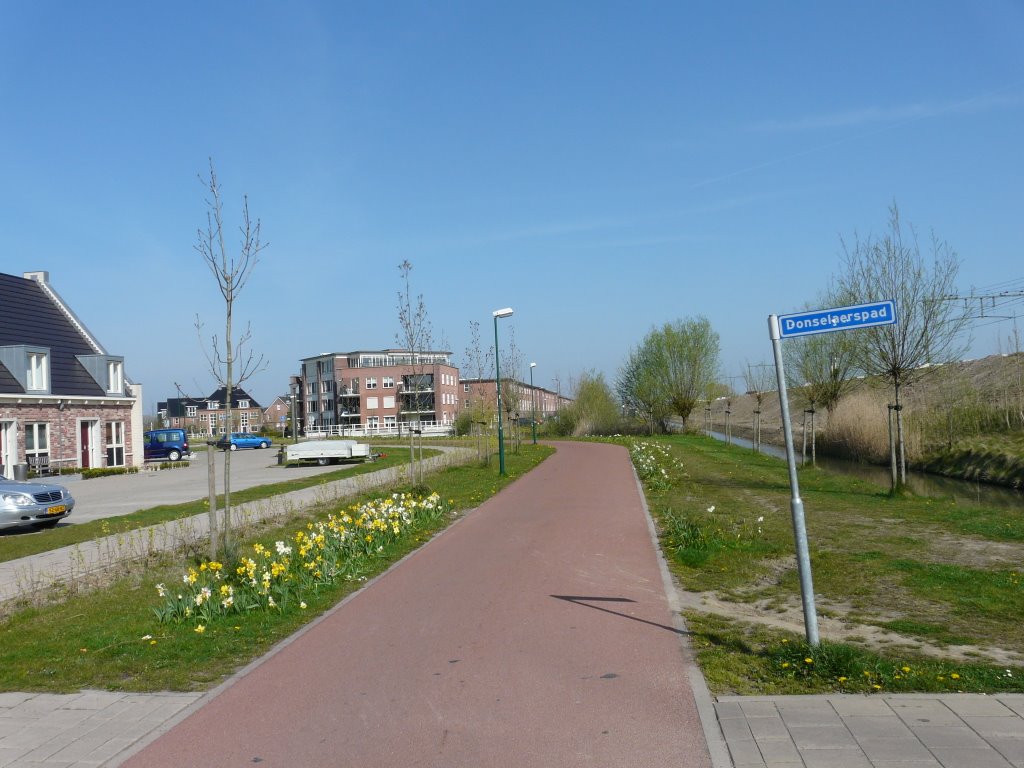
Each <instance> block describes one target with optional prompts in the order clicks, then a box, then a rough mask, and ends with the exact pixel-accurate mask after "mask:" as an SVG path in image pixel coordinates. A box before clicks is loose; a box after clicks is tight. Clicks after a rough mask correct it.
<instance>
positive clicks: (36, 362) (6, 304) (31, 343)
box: [0, 272, 144, 476]
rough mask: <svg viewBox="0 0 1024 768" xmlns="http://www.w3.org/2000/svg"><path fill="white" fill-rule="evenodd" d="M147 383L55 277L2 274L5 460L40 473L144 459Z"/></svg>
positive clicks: (1, 449)
mask: <svg viewBox="0 0 1024 768" xmlns="http://www.w3.org/2000/svg"><path fill="white" fill-rule="evenodd" d="M142 431H143V425H142V387H141V385H139V384H135V383H132V382H129V381H128V379H127V378H126V376H125V372H124V357H122V356H120V355H113V354H110V353H108V352H107V351H106V350H105V349H104V348H103V346H102V345H101V344H100V343H99V341H97V340H96V338H95V337H94V336H93V335H92V334H91V333H90V332H89V331H88V330H87V329H86V327H85V325H84V324H83V323H82V321H81V320H79V319H78V317H77V316H76V315H75V313H74V312H72V311H71V309H70V308H69V307H68V306H67V304H65V303H64V301H63V300H62V299H61V298H60V296H59V295H58V294H57V292H56V291H55V290H54V289H53V288H52V286H51V285H50V282H49V273H47V272H26V273H24V275H23V276H22V277H17V276H15V275H7V274H0V464H2V465H3V467H4V474H5V475H7V476H11V475H12V474H13V470H12V468H13V467H14V466H17V465H19V464H28V465H29V468H30V469H32V470H33V471H35V472H38V473H40V474H45V473H48V472H70V471H74V470H75V468H79V467H80V468H97V467H121V466H126V465H136V466H137V465H141V464H142V462H143V459H144V457H143V453H142V447H141V442H140V438H141V435H142Z"/></svg>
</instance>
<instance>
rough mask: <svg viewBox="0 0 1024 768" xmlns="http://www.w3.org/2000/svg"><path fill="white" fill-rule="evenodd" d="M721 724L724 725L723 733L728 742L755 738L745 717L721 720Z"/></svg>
mask: <svg viewBox="0 0 1024 768" xmlns="http://www.w3.org/2000/svg"><path fill="white" fill-rule="evenodd" d="M719 725H721V726H722V735H723V736H725V740H726V741H728V742H731V741H748V740H752V739H753V738H754V736H753V734H752V733H751V732H750V726H749V725H747V721H746V720H745V719H735V720H721V721H720V722H719Z"/></svg>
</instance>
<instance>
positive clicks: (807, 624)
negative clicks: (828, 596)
mask: <svg viewBox="0 0 1024 768" xmlns="http://www.w3.org/2000/svg"><path fill="white" fill-rule="evenodd" d="M768 334H769V335H770V336H771V340H772V352H773V353H774V355H775V374H776V376H777V377H778V380H779V405H780V406H781V408H782V431H783V434H784V435H785V437H786V462H787V463H788V464H789V487H790V489H791V490H792V498H791V499H790V502H789V508H790V511H791V513H792V518H793V537H794V538H795V539H796V565H797V569H798V570H799V572H800V596H801V599H802V601H803V606H804V629H805V632H806V634H807V643H808V644H809V645H814V646H816V645H818V615H817V613H816V612H815V609H814V583H813V580H812V579H811V556H810V552H809V550H808V546H807V526H806V524H805V521H804V502H803V500H802V499H801V498H800V483H799V481H798V480H797V476H796V453H795V451H794V450H793V429H792V427H791V425H790V423H789V397H788V395H787V393H786V373H785V371H784V370H783V367H782V335H781V333H780V330H779V317H778V315H769V316H768Z"/></svg>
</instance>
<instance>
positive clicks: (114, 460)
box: [107, 421, 124, 467]
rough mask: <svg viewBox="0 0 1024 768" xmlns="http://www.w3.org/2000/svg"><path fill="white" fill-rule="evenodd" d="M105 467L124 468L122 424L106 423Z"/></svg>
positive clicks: (117, 422) (115, 422)
mask: <svg viewBox="0 0 1024 768" xmlns="http://www.w3.org/2000/svg"><path fill="white" fill-rule="evenodd" d="M107 466H108V467H123V466H124V422H123V421H108V422H107Z"/></svg>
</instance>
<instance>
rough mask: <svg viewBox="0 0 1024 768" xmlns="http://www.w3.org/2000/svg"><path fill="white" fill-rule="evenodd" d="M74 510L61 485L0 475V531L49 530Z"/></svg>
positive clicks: (73, 503)
mask: <svg viewBox="0 0 1024 768" xmlns="http://www.w3.org/2000/svg"><path fill="white" fill-rule="evenodd" d="M74 508H75V500H74V499H73V498H72V496H71V494H70V493H69V492H68V489H67V488H65V487H64V486H62V485H53V484H51V483H28V482H22V481H19V480H10V479H8V478H6V477H4V476H3V475H0V528H13V527H15V526H21V525H30V526H34V527H36V528H52V527H53V526H55V525H56V524H57V523H59V522H60V521H61V520H62V519H64V518H65V517H67V516H68V515H70V514H71V510H73V509H74Z"/></svg>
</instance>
